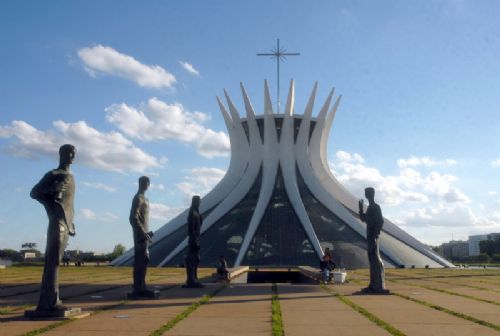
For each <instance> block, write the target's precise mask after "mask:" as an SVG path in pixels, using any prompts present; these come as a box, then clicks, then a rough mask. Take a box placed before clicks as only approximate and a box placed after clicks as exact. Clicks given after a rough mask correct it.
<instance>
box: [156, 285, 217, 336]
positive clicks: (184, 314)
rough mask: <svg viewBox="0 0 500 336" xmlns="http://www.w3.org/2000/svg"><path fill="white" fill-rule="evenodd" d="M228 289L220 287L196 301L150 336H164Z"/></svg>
mask: <svg viewBox="0 0 500 336" xmlns="http://www.w3.org/2000/svg"><path fill="white" fill-rule="evenodd" d="M224 288H226V286H225V285H224V286H220V287H218V288H217V289H215V290H214V291H213V292H212V293H210V294H208V295H203V297H202V298H201V299H200V300H198V301H196V302H195V303H193V304H191V305H190V306H189V307H187V308H186V309H184V311H183V312H181V313H180V314H178V315H177V316H175V317H174V318H173V319H171V320H170V321H168V322H167V323H165V324H164V325H162V326H161V327H160V328H158V329H156V330H155V331H153V332H152V333H150V334H149V336H161V335H163V334H164V333H165V332H166V331H168V330H170V329H172V328H173V327H174V326H175V325H176V324H177V323H179V322H180V321H182V320H184V319H185V318H186V317H188V316H189V315H190V314H191V313H192V312H194V311H195V310H196V309H198V308H199V307H200V306H201V305H204V304H206V303H208V301H210V299H211V298H212V297H214V296H215V295H217V294H218V293H219V292H220V291H221V290H223V289H224Z"/></svg>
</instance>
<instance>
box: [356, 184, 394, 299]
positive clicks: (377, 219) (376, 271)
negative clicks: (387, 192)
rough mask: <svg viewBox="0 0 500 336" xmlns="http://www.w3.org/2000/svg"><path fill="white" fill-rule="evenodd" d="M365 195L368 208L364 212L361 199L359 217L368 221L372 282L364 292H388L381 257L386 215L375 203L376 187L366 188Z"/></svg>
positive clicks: (368, 249)
mask: <svg viewBox="0 0 500 336" xmlns="http://www.w3.org/2000/svg"><path fill="white" fill-rule="evenodd" d="M365 197H366V198H367V199H368V209H367V210H366V212H364V208H363V200H362V199H360V200H359V218H360V219H361V220H362V221H363V222H365V223H366V241H367V245H368V248H367V252H368V261H369V263H370V284H369V285H368V287H366V288H363V289H362V292H363V293H378V294H387V293H389V291H388V290H387V289H385V280H384V263H383V262H382V258H380V252H379V237H380V231H381V230H382V225H383V224H384V217H383V216H382V210H381V209H380V206H379V205H378V204H377V203H375V189H373V188H371V187H368V188H365Z"/></svg>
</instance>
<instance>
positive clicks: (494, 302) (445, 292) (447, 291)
mask: <svg viewBox="0 0 500 336" xmlns="http://www.w3.org/2000/svg"><path fill="white" fill-rule="evenodd" d="M351 280H352V281H353V282H356V283H361V281H360V280H359V279H351ZM386 280H387V281H389V282H394V283H400V281H407V280H406V279H401V280H395V279H386ZM402 284H404V285H407V286H414V287H419V288H424V289H428V290H432V291H436V292H440V293H444V294H448V295H454V296H459V297H463V298H466V299H470V300H475V301H479V302H484V303H489V304H493V305H496V306H500V302H498V301H492V300H486V299H481V298H478V297H475V296H472V295H467V294H460V293H457V292H453V291H450V290H446V289H441V288H434V287H432V286H426V285H420V284H416V283H412V282H410V283H402ZM464 287H468V286H464ZM472 288H474V287H472ZM484 290H488V289H487V288H484Z"/></svg>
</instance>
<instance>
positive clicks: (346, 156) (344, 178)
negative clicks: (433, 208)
mask: <svg viewBox="0 0 500 336" xmlns="http://www.w3.org/2000/svg"><path fill="white" fill-rule="evenodd" d="M336 158H337V159H336V160H335V162H333V163H330V165H331V168H332V171H333V173H334V175H335V176H336V177H337V179H338V180H339V181H340V182H341V183H342V184H343V185H344V186H345V187H346V188H347V189H348V190H349V191H350V192H351V193H353V194H354V195H363V194H364V188H365V187H367V186H372V187H374V188H375V189H376V190H377V199H378V200H379V201H380V203H383V204H390V205H397V204H401V203H407V202H412V203H427V202H430V201H434V202H436V201H442V202H447V203H468V202H470V199H469V198H468V197H467V196H466V195H465V194H464V193H463V192H461V191H460V190H459V189H458V188H457V187H455V186H453V185H452V184H453V183H454V182H456V181H457V178H456V177H455V176H453V175H449V174H440V173H438V172H435V171H432V172H430V173H428V174H427V175H426V176H425V175H424V176H423V175H422V174H421V173H420V172H419V171H417V170H415V169H414V168H409V167H408V164H406V163H405V164H401V160H398V165H399V167H400V170H399V174H398V175H394V176H391V175H388V176H383V175H382V174H381V173H380V171H379V170H378V169H376V168H373V167H369V166H367V165H366V164H365V163H364V159H363V157H362V156H361V155H359V154H350V153H347V152H344V151H339V152H337V154H336ZM422 162H427V164H428V162H429V161H427V160H424V161H422V160H420V164H414V165H415V166H419V165H421V166H422V165H426V163H422ZM434 162H446V160H444V161H434Z"/></svg>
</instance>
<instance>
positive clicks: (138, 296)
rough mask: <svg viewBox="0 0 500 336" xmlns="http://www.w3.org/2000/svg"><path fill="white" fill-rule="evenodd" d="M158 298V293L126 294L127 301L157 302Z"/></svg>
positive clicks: (156, 291) (148, 291)
mask: <svg viewBox="0 0 500 336" xmlns="http://www.w3.org/2000/svg"><path fill="white" fill-rule="evenodd" d="M159 298H160V291H158V290H155V291H150V290H147V291H143V292H140V293H136V292H130V293H127V299H129V300H157V299H159Z"/></svg>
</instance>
